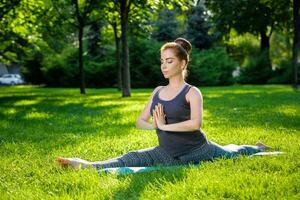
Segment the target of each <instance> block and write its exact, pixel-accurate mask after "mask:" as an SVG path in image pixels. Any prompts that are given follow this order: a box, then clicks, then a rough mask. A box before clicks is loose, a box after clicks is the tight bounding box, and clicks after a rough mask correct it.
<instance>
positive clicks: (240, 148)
mask: <svg viewBox="0 0 300 200" xmlns="http://www.w3.org/2000/svg"><path fill="white" fill-rule="evenodd" d="M210 143H211V145H212V147H213V148H214V149H215V152H214V156H213V157H214V158H219V157H225V158H233V157H238V156H240V155H252V154H255V153H258V152H263V151H266V149H268V148H270V147H269V146H267V145H265V144H263V143H261V142H258V143H256V145H236V144H229V145H225V146H221V145H219V144H217V143H215V142H212V141H210Z"/></svg>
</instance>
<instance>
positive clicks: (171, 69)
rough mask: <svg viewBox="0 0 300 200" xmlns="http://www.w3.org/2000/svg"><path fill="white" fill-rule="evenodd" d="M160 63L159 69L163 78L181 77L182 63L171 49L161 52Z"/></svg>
mask: <svg viewBox="0 0 300 200" xmlns="http://www.w3.org/2000/svg"><path fill="white" fill-rule="evenodd" d="M160 62H161V65H160V68H161V71H162V73H163V75H164V77H165V78H171V77H173V76H178V75H182V71H183V69H184V61H181V60H179V58H178V57H177V56H176V54H175V52H174V50H173V49H166V50H164V51H162V52H161V55H160Z"/></svg>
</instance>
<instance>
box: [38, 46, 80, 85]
mask: <svg viewBox="0 0 300 200" xmlns="http://www.w3.org/2000/svg"><path fill="white" fill-rule="evenodd" d="M77 56H78V53H77V49H76V48H74V47H73V46H68V47H65V48H64V49H63V50H62V52H59V53H52V54H48V55H45V57H44V59H43V61H42V64H43V66H44V67H43V68H42V71H43V74H44V76H45V79H46V80H45V82H46V84H47V85H48V86H51V87H53V86H56V87H57V86H64V87H66V86H68V87H70V86H76V85H78V84H79V80H78V66H77Z"/></svg>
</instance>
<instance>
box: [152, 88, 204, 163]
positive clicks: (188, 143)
mask: <svg viewBox="0 0 300 200" xmlns="http://www.w3.org/2000/svg"><path fill="white" fill-rule="evenodd" d="M191 87H192V86H191V85H189V84H186V85H185V86H184V87H183V89H182V90H181V91H180V92H179V93H178V94H177V96H176V97H174V98H173V99H171V100H168V101H166V100H162V99H160V98H159V93H160V90H161V88H160V89H159V90H158V91H157V92H156V93H155V94H154V96H153V99H152V104H151V109H150V110H151V115H153V113H152V110H153V109H154V108H155V106H156V105H157V104H158V103H160V104H162V105H163V107H164V112H165V114H166V123H167V124H173V123H178V122H182V121H186V120H189V119H190V118H191V116H190V114H191V110H190V104H189V103H188V102H187V101H186V99H185V95H186V94H187V93H188V91H189V90H190V88H191ZM156 133H157V136H158V142H159V146H160V147H161V148H163V149H164V150H165V151H166V152H167V153H169V154H170V155H171V156H173V157H178V156H180V155H183V154H186V153H188V152H190V151H191V150H193V149H195V148H197V147H199V146H202V145H203V144H204V143H206V142H207V139H206V136H205V134H204V133H203V132H201V131H200V130H197V131H190V132H173V131H172V132H171V131H162V130H160V129H156Z"/></svg>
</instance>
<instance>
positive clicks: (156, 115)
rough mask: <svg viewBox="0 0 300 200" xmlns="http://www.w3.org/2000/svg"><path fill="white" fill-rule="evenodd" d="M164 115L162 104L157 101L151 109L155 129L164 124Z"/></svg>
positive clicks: (160, 127)
mask: <svg viewBox="0 0 300 200" xmlns="http://www.w3.org/2000/svg"><path fill="white" fill-rule="evenodd" d="M165 117H166V115H165V113H164V109H163V106H162V105H161V104H160V103H159V104H158V105H156V106H155V109H154V110H153V126H154V128H155V129H156V128H159V129H162V126H163V125H165V124H166V119H165Z"/></svg>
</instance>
